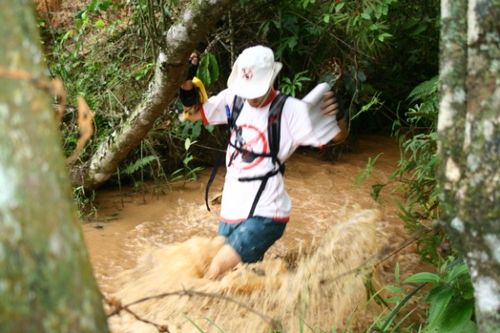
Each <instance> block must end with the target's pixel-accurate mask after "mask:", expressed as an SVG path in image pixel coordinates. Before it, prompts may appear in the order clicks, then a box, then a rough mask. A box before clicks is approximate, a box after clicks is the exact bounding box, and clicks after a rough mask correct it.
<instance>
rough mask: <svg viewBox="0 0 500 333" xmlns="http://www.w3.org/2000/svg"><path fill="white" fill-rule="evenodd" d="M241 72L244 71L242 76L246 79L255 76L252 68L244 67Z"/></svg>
mask: <svg viewBox="0 0 500 333" xmlns="http://www.w3.org/2000/svg"><path fill="white" fill-rule="evenodd" d="M241 72H242V75H241V76H242V78H243V79H245V80H251V79H252V77H253V72H252V70H251V69H250V68H242V69H241Z"/></svg>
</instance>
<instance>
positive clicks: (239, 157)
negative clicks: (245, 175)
mask: <svg viewBox="0 0 500 333" xmlns="http://www.w3.org/2000/svg"><path fill="white" fill-rule="evenodd" d="M231 142H233V144H234V146H235V147H236V148H234V147H233V146H232V145H231V146H230V147H229V154H230V156H231V158H230V162H229V164H230V165H231V166H233V167H235V168H237V169H239V170H250V169H252V168H254V167H256V166H257V165H259V164H260V163H261V162H262V161H263V160H264V156H262V155H261V154H267V152H268V149H269V148H268V143H267V138H266V135H265V133H263V132H262V131H260V130H259V129H258V128H257V127H255V126H253V125H250V124H243V125H241V126H237V128H236V130H234V131H232V133H231Z"/></svg>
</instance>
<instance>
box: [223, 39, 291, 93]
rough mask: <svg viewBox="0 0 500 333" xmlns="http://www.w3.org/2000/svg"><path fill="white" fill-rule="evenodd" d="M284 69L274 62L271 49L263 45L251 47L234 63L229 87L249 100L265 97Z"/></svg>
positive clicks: (228, 83) (228, 80) (228, 82)
mask: <svg viewBox="0 0 500 333" xmlns="http://www.w3.org/2000/svg"><path fill="white" fill-rule="evenodd" d="M282 67H283V64H282V63H281V62H278V61H274V53H273V51H272V50H271V49H270V48H268V47H265V46H262V45H257V46H252V47H249V48H247V49H245V50H243V52H241V54H240V55H239V56H238V58H237V59H236V61H235V62H234V65H233V69H232V71H231V74H230V75H229V78H228V79H227V87H228V88H229V89H230V90H231V91H232V92H233V93H234V94H236V95H238V96H240V97H243V98H247V99H252V98H258V97H261V96H264V95H265V94H266V93H267V91H268V90H269V88H270V87H271V85H272V84H273V82H274V79H275V78H276V76H277V75H278V73H279V71H280V70H281V68H282Z"/></svg>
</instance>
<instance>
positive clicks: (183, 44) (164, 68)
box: [72, 0, 237, 189]
mask: <svg viewBox="0 0 500 333" xmlns="http://www.w3.org/2000/svg"><path fill="white" fill-rule="evenodd" d="M236 2H237V1H236V0H193V1H191V2H190V3H188V4H187V5H186V7H185V9H184V11H183V13H182V14H181V15H180V20H179V22H177V23H176V24H174V25H172V26H171V27H170V29H169V30H168V32H167V37H166V38H167V41H166V48H165V49H164V50H162V51H161V52H160V54H159V56H158V59H157V62H156V68H155V74H154V77H153V79H152V81H151V83H150V85H149V87H148V89H147V91H146V93H145V94H144V97H143V100H142V102H141V103H140V104H139V105H138V106H137V107H136V108H135V109H134V111H133V112H132V114H131V116H130V117H129V118H128V119H127V120H126V121H125V122H124V123H123V125H121V126H120V127H119V128H117V129H116V130H115V131H114V132H113V133H112V134H111V135H110V136H109V137H108V138H107V139H106V140H105V141H104V142H103V143H102V144H101V145H100V146H99V148H98V149H97V151H96V152H95V154H94V155H93V156H92V157H91V160H90V162H88V163H87V165H85V166H83V167H82V166H77V167H75V168H74V169H73V176H72V178H73V183H74V184H81V185H83V186H85V187H86V188H89V189H90V188H95V187H98V186H99V185H101V184H103V183H104V182H106V181H107V180H108V179H109V178H110V177H111V176H112V175H113V174H114V173H115V172H116V170H117V168H118V165H119V163H120V162H121V161H123V160H124V159H125V158H126V157H127V155H128V154H129V153H130V152H131V151H132V150H133V149H134V148H136V147H137V146H138V145H139V144H140V142H141V141H142V139H143V138H144V137H145V136H146V135H147V133H148V131H149V130H150V129H151V128H152V127H153V124H154V121H155V120H156V119H157V118H158V117H159V116H160V115H161V114H162V113H163V112H165V111H167V110H168V106H169V104H170V102H171V101H172V100H173V98H174V97H175V95H176V94H177V92H178V89H179V86H180V84H181V82H182V81H183V79H184V77H185V71H186V67H187V59H188V57H189V54H190V53H191V52H192V51H193V50H194V49H195V48H196V46H197V44H198V43H199V42H200V41H201V40H202V39H203V38H204V37H206V36H207V34H208V32H209V31H210V30H211V29H212V27H213V26H214V25H215V24H216V23H217V21H218V20H219V19H220V18H221V17H222V15H223V14H225V13H226V12H227V11H228V10H229V8H230V6H231V5H234V4H235V3H236Z"/></svg>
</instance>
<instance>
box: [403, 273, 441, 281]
mask: <svg viewBox="0 0 500 333" xmlns="http://www.w3.org/2000/svg"><path fill="white" fill-rule="evenodd" d="M440 279H441V278H440V277H439V275H437V274H434V273H429V272H420V273H416V274H413V275H412V276H410V277H408V278H406V280H404V283H432V284H435V283H438V282H439V281H440Z"/></svg>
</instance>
